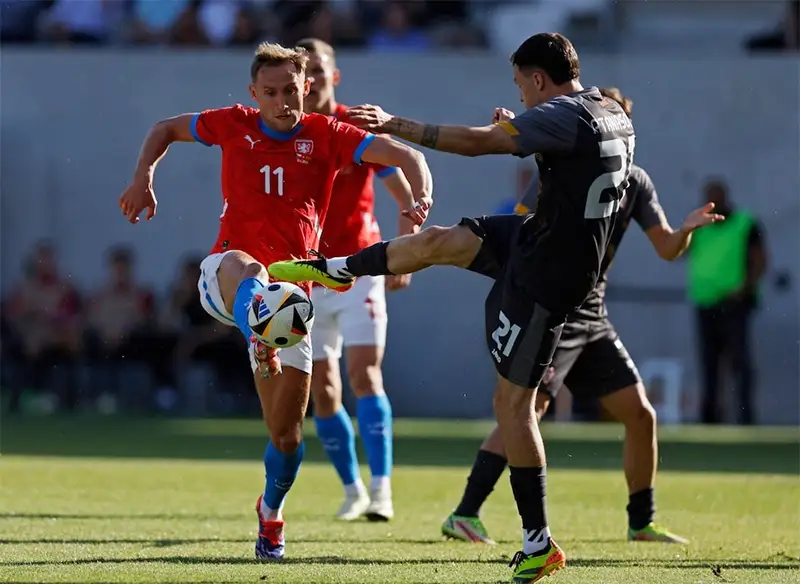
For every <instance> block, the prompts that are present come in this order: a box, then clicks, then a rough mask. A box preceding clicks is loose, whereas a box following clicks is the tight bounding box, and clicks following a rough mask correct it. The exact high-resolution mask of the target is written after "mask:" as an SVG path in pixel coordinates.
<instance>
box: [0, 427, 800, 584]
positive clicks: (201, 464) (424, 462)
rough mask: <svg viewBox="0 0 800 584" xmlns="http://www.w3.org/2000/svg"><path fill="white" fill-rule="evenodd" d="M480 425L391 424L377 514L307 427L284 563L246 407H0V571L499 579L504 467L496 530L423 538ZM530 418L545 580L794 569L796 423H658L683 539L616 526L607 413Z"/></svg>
mask: <svg viewBox="0 0 800 584" xmlns="http://www.w3.org/2000/svg"><path fill="white" fill-rule="evenodd" d="M489 428H490V425H489V424H487V423H485V422H451V421H447V422H444V421H436V420H424V421H413V420H408V421H404V420H401V421H398V422H397V423H396V434H397V437H396V442H395V450H396V456H395V458H396V462H397V468H396V470H395V475H394V493H395V506H396V512H397V518H396V520H395V521H394V522H392V523H389V524H370V523H367V522H356V523H352V524H344V523H340V522H337V521H335V520H334V519H333V513H334V512H335V511H336V509H337V508H338V505H339V503H340V502H341V489H340V486H339V485H338V482H337V479H336V477H335V475H334V471H333V469H332V468H331V467H330V466H328V464H327V463H326V462H325V460H324V455H323V453H322V450H321V448H320V447H319V444H318V443H317V441H316V439H315V438H313V437H311V436H309V439H308V441H307V459H306V462H305V464H304V465H303V468H302V470H301V472H300V477H299V478H298V481H297V483H296V484H295V487H294V489H293V490H292V492H291V494H290V495H289V499H288V501H287V508H286V518H287V560H286V561H285V562H283V563H281V564H277V565H276V564H268V565H265V564H259V563H256V562H255V561H254V560H253V541H254V535H255V531H256V517H255V513H254V512H253V507H254V504H255V500H256V497H257V495H258V492H259V490H260V489H261V488H262V486H263V476H262V473H263V466H262V464H261V456H262V452H263V448H264V444H265V438H264V436H265V433H264V430H263V429H262V427H261V424H260V423H259V422H257V421H251V420H167V419H126V418H97V417H86V418H80V417H78V418H62V417H52V418H50V417H43V418H33V417H8V416H7V417H5V418H4V419H3V420H2V432H1V433H0V438H1V439H2V442H0V449H2V453H3V456H2V459H0V465H1V466H2V473H0V476H1V477H2V479H1V480H2V490H1V491H0V493H1V496H0V581H2V582H132V583H140V582H187V583H188V582H192V583H200V582H214V583H222V582H245V583H261V582H269V583H286V584H293V583H301V582H302V583H325V584H329V583H330V584H334V583H379V584H384V583H395V582H397V583H412V582H414V583H427V582H431V583H433V582H452V583H460V584H465V583H494V582H507V581H508V579H509V578H510V570H509V569H508V568H507V565H506V564H507V563H508V561H509V558H510V556H511V555H513V553H514V552H515V551H516V550H517V549H518V546H519V539H520V525H519V518H518V516H517V513H516V509H515V507H514V502H513V499H512V497H511V489H510V487H509V484H508V479H507V476H505V477H504V478H503V479H501V482H500V484H499V485H498V488H497V490H496V491H495V493H494V494H493V495H492V497H491V498H490V500H489V502H488V504H487V506H486V508H485V510H484V514H483V517H484V519H485V521H486V524H487V526H488V528H489V532H490V535H492V536H493V537H494V538H495V539H497V540H498V541H499V545H497V546H495V547H492V548H488V547H479V546H476V545H473V544H466V543H461V542H448V541H444V540H443V539H442V538H441V537H440V535H439V525H440V523H441V521H442V519H443V518H444V517H445V516H446V515H447V514H448V512H449V511H450V510H451V509H452V508H453V506H454V505H455V504H456V502H457V499H458V497H459V495H460V493H461V489H462V486H463V485H464V481H465V478H466V474H467V472H468V467H469V465H470V463H471V460H472V456H473V454H474V452H475V448H476V447H477V446H478V444H479V443H480V440H481V438H482V437H483V435H484V434H485V433H486V432H487V430H488V429H489ZM307 430H308V431H309V433H310V432H311V431H313V424H308V425H307ZM544 432H545V441H546V443H547V445H548V454H549V466H550V472H549V484H548V489H549V493H548V497H549V515H550V523H551V526H552V530H553V533H554V535H555V537H556V539H557V540H558V542H559V543H560V544H561V546H562V547H563V548H564V550H565V552H566V553H567V556H568V561H567V569H566V570H564V571H562V572H559V573H558V574H556V575H554V576H553V577H552V578H549V579H547V582H548V583H550V582H552V583H553V584H579V583H580V584H586V583H591V582H599V583H609V584H613V583H619V584H623V583H631V584H633V583H636V584H650V583H653V584H677V583H693V584H717V583H720V584H722V583H776V584H778V583H787V584H788V583H790V582H791V583H797V582H800V558H798V556H800V537H799V536H798V533H800V530H799V529H798V525H800V482H799V481H798V465H799V464H800V449H799V448H798V431H797V429H768V428H767V429H732V428H695V427H682V428H663V429H661V440H662V448H661V459H662V472H661V473H660V475H659V479H658V484H657V489H656V494H657V502H658V506H659V519H660V521H661V522H663V523H665V524H666V525H667V526H668V527H670V528H671V529H673V530H674V531H676V532H677V533H680V534H682V535H685V536H687V537H689V538H691V539H692V543H691V545H689V546H665V545H660V544H642V543H639V544H631V543H628V542H626V541H625V540H624V536H625V527H626V525H625V511H624V509H625V504H626V502H627V495H626V493H625V483H624V480H623V477H622V473H621V471H620V470H619V468H620V461H621V449H620V437H621V428H620V427H619V426H616V425H608V424H604V425H572V426H559V425H549V426H545V430H544ZM364 477H365V478H366V479H368V471H367V469H366V468H365V469H364Z"/></svg>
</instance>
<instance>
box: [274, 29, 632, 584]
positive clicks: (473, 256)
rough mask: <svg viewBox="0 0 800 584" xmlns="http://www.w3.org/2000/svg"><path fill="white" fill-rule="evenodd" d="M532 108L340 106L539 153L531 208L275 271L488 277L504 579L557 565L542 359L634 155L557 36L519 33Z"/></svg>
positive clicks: (599, 248) (377, 121) (532, 577)
mask: <svg viewBox="0 0 800 584" xmlns="http://www.w3.org/2000/svg"><path fill="white" fill-rule="evenodd" d="M511 64H512V67H513V75H514V82H515V83H516V84H517V86H518V87H519V89H520V96H521V100H522V101H523V102H524V104H525V107H526V108H528V110H527V111H526V112H525V113H524V114H522V115H521V116H519V117H517V118H514V119H512V120H508V121H498V122H497V123H495V124H492V125H489V126H484V127H469V126H435V125H431V124H423V123H420V122H415V121H413V120H409V119H406V118H399V117H395V116H392V115H391V114H388V113H386V112H384V111H383V110H382V109H381V108H379V107H377V106H369V105H365V106H359V107H357V108H351V109H350V110H348V114H349V119H350V120H352V121H354V122H355V123H358V124H359V125H362V126H363V127H366V128H369V129H371V130H373V131H375V132H379V133H389V134H394V135H396V136H399V137H400V138H404V139H406V140H409V141H411V142H415V143H417V144H421V145H423V146H426V147H428V148H434V149H436V150H442V151H445V152H453V153H456V154H461V155H464V156H482V155H487V154H514V155H517V156H520V157H523V158H524V157H527V156H531V155H533V154H534V153H535V154H536V160H537V163H538V166H539V171H540V177H541V183H542V189H541V193H540V197H539V204H538V212H537V213H536V215H524V216H523V215H494V216H489V217H478V218H464V219H462V221H461V222H460V223H459V224H458V225H456V226H453V227H449V228H444V227H431V228H429V229H426V230H424V231H422V232H420V233H419V234H416V235H410V236H406V237H401V238H398V239H394V240H392V241H388V242H381V243H377V244H375V245H372V246H370V247H368V248H365V249H363V250H361V251H360V252H358V253H355V254H353V255H351V256H349V257H339V258H332V259H330V260H326V259H323V258H320V259H317V260H311V261H304V260H298V261H284V262H278V263H275V264H272V265H271V266H269V268H268V269H269V272H270V274H272V275H274V276H275V277H277V278H280V279H286V280H289V281H301V282H302V281H306V280H311V281H316V282H319V283H322V284H324V285H326V286H328V287H332V288H336V287H341V286H344V285H349V284H351V283H352V281H353V279H354V278H357V277H361V276H367V275H380V274H383V275H390V274H407V273H411V272H415V271H418V270H422V269H425V268H427V267H430V266H433V265H453V266H459V267H462V268H466V269H469V270H471V271H475V272H478V273H481V274H484V275H486V276H489V277H491V278H493V279H494V280H495V284H494V286H493V287H492V290H491V291H490V292H489V296H488V297H487V299H486V341H487V345H488V349H489V353H490V354H491V355H492V358H493V359H494V361H495V366H496V369H497V373H498V382H497V387H496V389H495V395H494V406H495V414H496V417H497V422H498V426H499V428H500V431H501V433H502V442H503V444H504V446H505V452H506V455H507V457H508V461H509V468H510V471H511V472H510V474H511V487H512V490H513V492H514V499H515V500H516V502H517V509H518V510H519V514H520V517H521V519H522V550H521V551H519V552H517V553H516V554H515V556H514V558H513V560H512V562H511V565H512V566H513V568H514V575H513V581H514V582H515V583H517V584H524V583H531V582H536V581H538V580H540V579H541V578H543V577H545V576H547V575H549V574H551V573H553V572H555V571H556V570H558V569H560V568H563V567H564V565H565V563H566V556H565V554H564V552H563V551H562V550H561V549H560V548H559V547H558V545H557V544H556V543H555V541H553V539H552V538H551V536H550V529H549V527H548V522H547V513H546V504H545V483H546V474H547V473H546V466H545V465H546V463H545V452H544V444H543V442H542V437H541V434H540V433H539V426H538V420H537V418H536V417H535V416H533V415H532V413H533V411H534V402H535V397H536V390H537V388H538V387H539V384H540V383H541V382H542V379H543V378H544V376H545V374H546V372H547V371H548V369H549V366H550V362H551V360H552V358H553V353H554V352H555V349H556V345H557V344H558V339H559V337H560V336H561V330H562V328H563V327H564V323H565V322H566V320H567V317H568V315H569V314H570V313H571V312H572V311H574V310H576V309H577V308H578V307H579V306H580V305H581V304H583V302H584V300H586V298H587V297H588V295H589V294H590V293H591V291H592V289H593V288H594V287H595V285H596V284H597V279H598V277H599V276H600V273H601V265H602V262H603V256H604V255H605V252H606V246H607V245H608V242H609V236H610V234H611V229H612V227H613V224H614V219H615V217H616V214H617V210H618V208H619V201H620V198H621V197H622V196H623V195H624V192H625V188H626V187H627V185H628V178H629V174H630V164H631V162H632V160H633V147H634V139H635V136H634V133H633V125H632V123H631V121H630V120H629V119H628V117H627V116H626V115H625V112H624V111H623V109H622V108H621V107H620V105H619V104H618V103H616V102H615V101H614V100H610V99H607V98H605V97H603V96H602V95H601V94H600V92H599V90H598V89H597V88H596V87H591V88H588V89H584V88H583V86H582V85H581V83H580V80H579V76H580V65H579V63H578V55H577V53H576V51H575V48H574V47H573V46H572V43H570V41H569V40H568V39H566V38H565V37H564V36H562V35H560V34H554V33H543V34H537V35H534V36H532V37H530V38H528V39H527V40H526V41H525V42H523V43H522V44H521V45H520V47H519V48H518V49H517V50H516V51H515V52H514V54H513V55H512V57H511Z"/></svg>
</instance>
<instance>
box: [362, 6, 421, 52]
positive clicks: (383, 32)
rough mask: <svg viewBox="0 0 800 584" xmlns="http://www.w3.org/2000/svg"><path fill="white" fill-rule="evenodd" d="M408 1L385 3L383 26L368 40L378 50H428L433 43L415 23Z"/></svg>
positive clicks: (369, 44)
mask: <svg viewBox="0 0 800 584" xmlns="http://www.w3.org/2000/svg"><path fill="white" fill-rule="evenodd" d="M409 10H410V7H409V6H408V3H407V2H400V1H397V0H390V1H389V2H384V4H383V17H382V20H381V27H380V28H379V30H378V31H377V32H375V33H373V34H372V35H371V36H370V38H369V42H368V46H369V48H370V49H373V50H376V51H400V52H412V51H427V50H430V49H431V48H432V43H431V40H430V38H428V36H427V34H426V33H425V32H424V31H423V30H421V29H419V28H417V27H415V26H414V25H413V21H412V17H411V14H410V12H409Z"/></svg>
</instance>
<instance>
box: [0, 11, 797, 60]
mask: <svg viewBox="0 0 800 584" xmlns="http://www.w3.org/2000/svg"><path fill="white" fill-rule="evenodd" d="M644 1H645V0H618V1H607V0H558V1H553V0H492V1H490V0H327V1H326V0H4V1H3V2H2V3H1V6H2V18H1V19H0V23H1V24H0V27H1V31H2V42H4V43H50V44H58V45H65V44H66V45H68V44H80V45H117V46H119V45H138V46H152V45H167V46H176V47H204V46H207V47H230V46H251V45H253V43H255V42H258V41H261V40H274V41H278V42H280V43H282V44H287V45H291V44H292V43H293V42H295V41H297V40H298V39H300V38H303V37H308V36H312V37H316V38H319V39H322V40H324V41H326V42H328V43H330V44H332V45H334V46H336V47H338V48H345V49H347V48H358V49H368V50H372V51H408V52H414V51H416V52H419V51H423V52H424V51H431V50H441V49H444V50H448V49H450V50H452V49H464V48H472V49H486V48H489V47H495V46H498V45H502V44H503V41H502V39H498V38H494V37H497V36H500V35H502V33H503V31H502V30H501V31H498V30H497V28H498V26H500V28H501V29H502V28H503V24H504V21H507V20H512V19H517V20H518V21H519V22H520V24H521V25H523V26H525V25H527V24H528V23H530V22H531V21H533V22H538V23H540V26H542V29H543V30H544V29H547V28H548V27H547V26H546V25H547V24H550V23H551V22H553V21H554V19H555V22H556V23H557V22H559V21H561V20H563V19H564V18H565V17H566V18H568V19H570V21H571V22H570V23H569V24H570V25H572V26H579V27H583V28H584V29H586V30H590V31H591V30H596V31H599V33H600V34H603V33H607V32H610V31H611V30H614V29H613V27H614V26H616V24H618V23H619V21H622V20H624V19H625V18H626V16H627V15H626V10H628V9H629V8H630V6H626V4H627V5H632V4H635V3H636V2H644ZM704 2H705V3H706V4H709V5H713V4H714V2H713V1H711V2H707V1H705V0H699V1H698V2H694V3H695V4H701V3H704ZM657 3H658V2H651V4H657ZM662 3H664V2H663V0H662ZM686 3H687V2H686V0H675V1H674V2H671V4H673V5H680V4H686ZM717 4H720V5H721V4H723V3H719V2H718V3H717ZM762 4H765V5H766V4H771V5H776V4H782V5H783V7H785V10H784V12H785V14H783V15H782V16H779V17H777V18H776V19H775V21H774V23H773V25H772V26H770V27H767V28H765V29H764V30H761V31H756V32H755V33H753V32H749V33H747V34H744V35H743V36H742V38H741V39H739V40H740V43H741V46H743V47H746V48H747V49H749V50H753V51H761V50H766V51H784V50H788V51H797V50H798V48H799V47H800V41H799V40H798V39H799V38H800V34H799V32H798V31H799V27H798V21H800V2H797V1H796V0H791V1H788V2H786V1H784V0H763V2H762ZM712 9H713V7H712ZM679 10H680V8H678V11H679ZM720 12H724V7H720ZM714 19H715V21H716V22H712V23H709V32H711V33H713V32H715V28H720V29H724V28H725V24H726V20H728V19H727V17H726V15H725V14H724V13H717V14H716V16H715V17H714ZM668 26H669V25H667V27H668ZM609 27H611V28H609ZM712 38H713V34H712ZM606 42H608V39H606ZM601 44H602V43H601Z"/></svg>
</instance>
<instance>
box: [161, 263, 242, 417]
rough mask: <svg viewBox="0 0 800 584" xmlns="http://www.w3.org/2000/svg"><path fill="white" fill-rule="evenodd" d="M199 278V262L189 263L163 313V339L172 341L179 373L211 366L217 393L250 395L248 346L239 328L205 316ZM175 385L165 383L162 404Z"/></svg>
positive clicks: (166, 400) (172, 382)
mask: <svg viewBox="0 0 800 584" xmlns="http://www.w3.org/2000/svg"><path fill="white" fill-rule="evenodd" d="M199 278H200V260H199V259H189V260H187V261H186V262H185V263H184V265H183V267H182V268H181V270H180V272H179V274H178V279H177V280H176V281H175V283H174V284H173V285H172V289H171V290H170V294H169V297H168V298H167V302H166V303H165V305H164V307H163V309H162V312H161V318H160V322H161V330H162V336H163V337H164V338H170V339H172V341H171V342H172V345H173V346H174V363H175V366H176V368H177V369H179V370H180V369H182V368H185V367H186V365H187V364H188V363H191V362H195V363H203V364H206V365H209V366H210V367H211V368H212V369H213V370H214V373H215V374H216V375H215V376H216V386H217V389H218V391H221V392H223V393H228V394H238V393H241V391H243V390H244V391H248V393H249V389H250V385H251V384H252V373H251V369H250V364H249V359H248V355H247V348H246V346H245V343H244V341H243V339H242V338H241V334H240V333H239V331H238V329H236V328H235V327H227V326H224V325H222V324H220V323H218V322H217V321H216V320H214V319H213V318H211V317H210V316H209V315H208V314H207V313H206V311H205V309H204V308H203V305H202V304H201V303H200V296H199V294H198V291H197V281H198V280H199ZM176 386H177V383H176V380H175V379H174V378H172V379H170V380H169V382H168V383H163V382H162V384H161V388H160V390H159V391H160V393H161V396H160V401H162V402H164V403H167V402H168V401H169V398H168V397H167V394H168V393H169V392H173V391H175V389H174V388H175V387H176ZM243 388H245V389H243Z"/></svg>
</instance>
